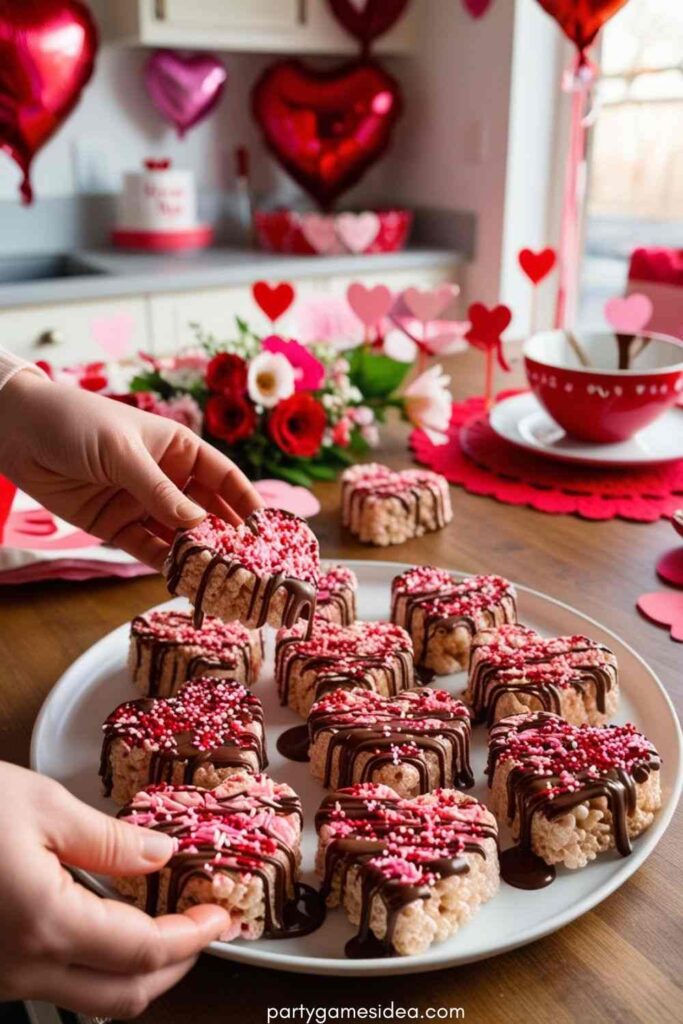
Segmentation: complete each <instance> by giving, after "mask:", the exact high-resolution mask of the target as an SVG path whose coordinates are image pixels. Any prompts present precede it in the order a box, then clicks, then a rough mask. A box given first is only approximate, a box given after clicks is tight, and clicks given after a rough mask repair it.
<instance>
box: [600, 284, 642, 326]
mask: <svg viewBox="0 0 683 1024" xmlns="http://www.w3.org/2000/svg"><path fill="white" fill-rule="evenodd" d="M651 316H652V300H651V299H649V298H648V297H647V295H639V294H638V293H637V292H634V293H633V294H632V295H627V296H626V298H625V299H621V298H618V297H617V298H614V299H610V300H609V301H608V302H606V303H605V319H606V320H607V323H608V324H609V325H610V327H612V328H614V330H615V331H616V332H617V334H638V333H639V332H640V331H642V330H643V329H644V328H645V327H647V325H648V323H649V322H650V318H651Z"/></svg>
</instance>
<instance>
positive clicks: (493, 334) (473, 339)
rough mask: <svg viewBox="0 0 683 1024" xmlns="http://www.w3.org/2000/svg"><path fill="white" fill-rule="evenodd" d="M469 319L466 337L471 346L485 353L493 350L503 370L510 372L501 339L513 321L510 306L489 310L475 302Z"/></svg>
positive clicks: (468, 311) (469, 310)
mask: <svg viewBox="0 0 683 1024" xmlns="http://www.w3.org/2000/svg"><path fill="white" fill-rule="evenodd" d="M467 319H468V320H469V321H470V329H469V331H468V332H467V334H466V335H465V337H466V338H467V340H468V341H469V343H470V345H473V346H474V347H475V348H478V349H482V351H484V352H486V351H488V350H489V349H493V350H494V351H495V354H496V358H497V360H498V364H499V366H500V367H501V369H503V370H509V369H510V367H509V366H508V364H507V362H506V359H505V356H504V355H503V341H502V338H501V334H502V333H503V331H504V330H505V328H506V327H507V326H508V324H509V323H510V321H511V320H512V310H511V309H510V308H509V306H504V305H502V304H501V305H499V306H494V307H493V308H492V309H488V308H487V307H486V306H485V305H484V304H483V303H481V302H473V303H472V305H471V306H470V308H469V309H468V310H467Z"/></svg>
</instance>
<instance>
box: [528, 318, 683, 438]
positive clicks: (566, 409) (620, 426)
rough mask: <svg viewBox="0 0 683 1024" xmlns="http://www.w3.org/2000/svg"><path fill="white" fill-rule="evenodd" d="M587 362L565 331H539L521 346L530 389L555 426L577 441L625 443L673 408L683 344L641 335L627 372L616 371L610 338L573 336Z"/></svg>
mask: <svg viewBox="0 0 683 1024" xmlns="http://www.w3.org/2000/svg"><path fill="white" fill-rule="evenodd" d="M574 337H575V338H576V340H577V341H578V343H579V345H580V347H581V349H582V350H583V352H584V353H585V354H586V356H587V357H588V360H589V363H590V366H588V367H584V366H582V365H581V362H580V360H579V358H578V356H577V355H576V353H575V351H574V349H573V348H572V346H571V345H570V343H569V339H568V336H567V334H566V333H565V331H544V332H542V333H540V334H535V335H533V337H531V338H529V339H528V340H527V341H526V342H525V344H524V365H525V369H526V375H527V378H528V380H529V385H530V387H531V390H532V391H533V393H534V394H535V395H536V397H537V398H538V400H539V402H541V404H542V405H543V406H545V408H546V410H547V411H548V412H549V413H550V415H551V416H552V418H553V419H554V420H555V421H556V422H557V423H559V425H560V426H561V427H564V429H565V430H566V431H567V433H568V434H571V435H572V436H573V437H578V438H579V439H580V440H582V441H591V442H597V443H599V444H609V443H611V442H617V441H625V440H626V439H627V438H629V437H631V436H632V435H633V434H635V433H636V431H638V430H641V429H642V428H643V427H646V426H647V425H648V423H652V422H653V420H656V419H657V417H658V416H661V414H662V413H663V412H666V410H667V409H668V408H669V407H670V406H672V405H674V404H675V403H676V401H677V400H678V399H679V398H680V396H681V394H682V393H683V344H682V343H681V342H679V341H677V340H676V339H675V338H671V337H668V336H667V335H664V334H649V333H642V334H640V335H639V336H638V337H639V338H642V339H644V340H645V341H646V342H647V343H646V345H645V347H643V348H641V349H640V351H638V349H639V348H640V343H639V341H638V340H634V342H633V352H634V358H633V360H632V365H631V368H630V369H628V370H619V369H618V353H619V349H618V344H617V339H616V337H615V335H614V334H612V333H610V332H607V331H604V332H601V333H581V332H575V333H574Z"/></svg>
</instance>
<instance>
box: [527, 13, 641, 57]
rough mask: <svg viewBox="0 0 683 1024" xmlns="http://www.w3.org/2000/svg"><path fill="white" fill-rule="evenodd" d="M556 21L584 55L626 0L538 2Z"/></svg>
mask: <svg viewBox="0 0 683 1024" xmlns="http://www.w3.org/2000/svg"><path fill="white" fill-rule="evenodd" d="M538 2H539V4H540V5H541V7H542V8H543V9H544V10H545V11H547V12H548V14H549V15H550V16H551V17H552V18H554V19H555V21H556V22H557V23H558V25H559V26H560V28H561V29H562V31H563V32H564V34H565V35H566V36H567V37H568V38H569V39H571V41H572V42H573V43H575V45H576V46H577V47H578V49H579V53H583V51H584V50H586V49H587V48H588V47H589V46H590V44H591V43H592V42H593V40H594V39H595V37H596V35H597V34H598V32H599V31H600V29H601V28H602V26H603V25H604V24H605V22H606V21H609V19H610V18H611V17H612V15H613V14H616V13H617V11H618V10H619V8H620V7H623V6H624V4H625V3H626V0H538Z"/></svg>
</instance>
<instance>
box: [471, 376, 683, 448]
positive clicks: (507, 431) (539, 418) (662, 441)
mask: <svg viewBox="0 0 683 1024" xmlns="http://www.w3.org/2000/svg"><path fill="white" fill-rule="evenodd" d="M489 423H490V424H491V429H492V430H494V431H495V433H496V434H498V436H499V437H502V438H504V440H506V441H509V442H510V443H511V444H514V445H517V447H518V448H526V449H527V450H528V451H532V452H535V453H536V454H537V455H545V456H547V457H548V458H549V459H557V460H559V461H561V462H580V463H583V464H585V465H592V466H649V465H654V464H656V463H659V462H673V461H674V460H675V459H683V409H681V408H678V407H674V408H673V409H669V410H668V411H667V412H665V413H663V415H661V416H660V417H659V419H657V420H655V422H654V423H651V424H650V426H649V427H645V428H644V429H643V430H639V431H638V433H637V434H634V435H633V437H632V438H630V439H629V440H628V441H620V442H618V443H617V444H591V443H590V442H588V441H579V440H576V439H575V438H573V437H569V435H568V434H566V433H565V431H564V430H563V429H562V427H560V426H559V425H558V424H557V423H556V422H555V420H554V419H552V418H551V417H550V416H549V415H548V413H547V412H546V411H545V409H544V408H543V406H542V405H541V404H540V402H539V401H538V399H537V398H536V397H535V396H534V395H533V394H532V393H531V392H530V391H525V392H524V393H523V394H521V395H513V396H512V397H511V398H505V399H503V401H502V402H498V404H497V405H494V407H493V409H492V410H491V412H490V413H489Z"/></svg>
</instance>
